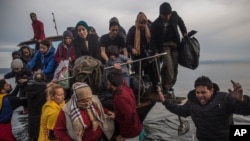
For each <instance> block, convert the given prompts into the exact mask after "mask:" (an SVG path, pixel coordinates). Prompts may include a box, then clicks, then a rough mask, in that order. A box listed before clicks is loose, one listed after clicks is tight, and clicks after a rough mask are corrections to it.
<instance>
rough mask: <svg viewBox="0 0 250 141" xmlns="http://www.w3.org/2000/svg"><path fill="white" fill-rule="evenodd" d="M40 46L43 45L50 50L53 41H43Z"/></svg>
mask: <svg viewBox="0 0 250 141" xmlns="http://www.w3.org/2000/svg"><path fill="white" fill-rule="evenodd" d="M40 44H43V45H45V46H46V47H48V48H50V46H51V41H50V40H48V39H44V40H42V41H41V42H40Z"/></svg>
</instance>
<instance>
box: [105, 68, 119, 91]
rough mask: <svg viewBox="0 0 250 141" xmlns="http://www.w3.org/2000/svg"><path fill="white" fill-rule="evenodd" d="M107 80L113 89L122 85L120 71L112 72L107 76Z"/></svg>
mask: <svg viewBox="0 0 250 141" xmlns="http://www.w3.org/2000/svg"><path fill="white" fill-rule="evenodd" d="M107 79H108V81H109V82H110V83H111V84H112V85H114V86H115V87H118V86H121V85H122V83H123V76H122V72H121V70H118V69H114V70H112V71H111V72H110V73H109V74H108V76H107Z"/></svg>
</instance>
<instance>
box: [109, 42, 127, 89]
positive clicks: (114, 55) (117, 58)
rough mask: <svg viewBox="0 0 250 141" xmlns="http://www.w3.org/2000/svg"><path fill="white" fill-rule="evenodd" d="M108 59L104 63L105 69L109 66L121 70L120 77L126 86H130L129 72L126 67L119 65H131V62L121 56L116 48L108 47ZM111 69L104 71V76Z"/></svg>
mask: <svg viewBox="0 0 250 141" xmlns="http://www.w3.org/2000/svg"><path fill="white" fill-rule="evenodd" d="M108 58H109V60H108V61H107V62H106V67H109V66H114V69H121V71H122V75H123V78H124V80H125V81H126V83H127V85H128V86H130V76H129V71H128V67H127V65H120V64H122V63H128V64H129V63H132V60H130V59H129V58H128V57H126V56H125V55H122V54H120V53H119V49H118V47H117V46H114V45H110V46H109V47H108ZM112 70H113V69H108V70H107V71H106V74H107V75H108V73H109V72H110V71H112Z"/></svg>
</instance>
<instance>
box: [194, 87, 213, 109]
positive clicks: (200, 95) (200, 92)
mask: <svg viewBox="0 0 250 141" xmlns="http://www.w3.org/2000/svg"><path fill="white" fill-rule="evenodd" d="M213 93H214V89H213V88H212V89H211V90H209V89H208V88H207V86H197V87H196V88H195V95H196V98H197V100H198V101H199V102H200V104H201V105H206V104H207V103H208V102H209V101H210V99H211V98H212V95H213Z"/></svg>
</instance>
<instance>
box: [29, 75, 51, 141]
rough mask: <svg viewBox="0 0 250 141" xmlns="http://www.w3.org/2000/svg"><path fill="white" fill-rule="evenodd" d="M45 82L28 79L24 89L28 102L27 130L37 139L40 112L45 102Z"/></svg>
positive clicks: (30, 135)
mask: <svg viewBox="0 0 250 141" xmlns="http://www.w3.org/2000/svg"><path fill="white" fill-rule="evenodd" d="M46 85H47V84H46V83H45V82H37V81H34V80H30V81H29V82H28V86H27V87H26V89H25V91H26V94H27V102H28V112H29V114H28V122H29V126H28V131H29V137H30V138H31V139H33V140H37V139H38V136H39V129H40V119H41V114H42V106H43V105H44V104H45V102H46V91H45V90H46V88H47V87H46Z"/></svg>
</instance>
